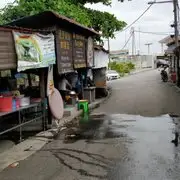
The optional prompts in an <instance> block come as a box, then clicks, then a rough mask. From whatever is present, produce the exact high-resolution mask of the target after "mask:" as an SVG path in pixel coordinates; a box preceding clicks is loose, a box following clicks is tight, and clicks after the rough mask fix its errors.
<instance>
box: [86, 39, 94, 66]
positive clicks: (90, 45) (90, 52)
mask: <svg viewBox="0 0 180 180" xmlns="http://www.w3.org/2000/svg"><path fill="white" fill-rule="evenodd" d="M87 66H88V67H93V66H94V46H93V39H92V38H91V37H89V38H88V43H87Z"/></svg>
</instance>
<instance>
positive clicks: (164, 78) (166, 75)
mask: <svg viewBox="0 0 180 180" xmlns="http://www.w3.org/2000/svg"><path fill="white" fill-rule="evenodd" d="M161 79H162V81H163V82H167V81H168V74H167V72H166V70H165V69H163V70H162V71H161Z"/></svg>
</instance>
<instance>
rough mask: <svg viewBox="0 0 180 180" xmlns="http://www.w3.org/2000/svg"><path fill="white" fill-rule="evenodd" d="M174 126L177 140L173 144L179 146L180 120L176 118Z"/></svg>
mask: <svg viewBox="0 0 180 180" xmlns="http://www.w3.org/2000/svg"><path fill="white" fill-rule="evenodd" d="M174 124H175V138H174V140H172V141H171V142H172V143H174V144H175V146H178V143H179V132H180V118H178V117H177V118H174Z"/></svg>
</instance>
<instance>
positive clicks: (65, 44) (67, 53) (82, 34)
mask: <svg viewBox="0 0 180 180" xmlns="http://www.w3.org/2000/svg"><path fill="white" fill-rule="evenodd" d="M8 25H10V26H16V27H24V28H33V29H41V30H42V29H44V30H49V31H55V36H56V54H57V70H58V74H62V73H66V72H72V71H74V69H80V68H86V67H88V66H89V67H91V66H93V61H94V59H93V58H94V56H93V55H92V54H90V53H88V52H87V50H88V49H90V47H89V48H88V41H89V42H90V43H89V44H90V45H91V46H92V47H91V49H92V50H91V51H92V53H93V44H92V39H93V38H94V36H99V34H98V32H96V31H94V30H92V29H90V28H88V27H85V26H83V25H81V24H79V23H77V22H75V21H74V20H72V19H69V18H67V17H65V16H62V15H60V14H57V13H55V12H52V11H45V12H42V13H40V14H37V15H33V16H28V17H24V18H21V19H19V20H16V21H13V22H11V23H10V24H7V26H8ZM90 45H89V46H90ZM89 52H90V50H89Z"/></svg>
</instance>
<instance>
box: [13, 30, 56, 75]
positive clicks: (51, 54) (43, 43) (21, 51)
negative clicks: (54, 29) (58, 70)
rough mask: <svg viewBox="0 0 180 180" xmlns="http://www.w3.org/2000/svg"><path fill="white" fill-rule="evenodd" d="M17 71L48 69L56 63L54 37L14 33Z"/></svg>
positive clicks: (51, 35)
mask: <svg viewBox="0 0 180 180" xmlns="http://www.w3.org/2000/svg"><path fill="white" fill-rule="evenodd" d="M13 36H14V41H15V49H16V53H17V70H18V72H19V71H24V70H26V69H35V68H43V67H48V66H49V65H51V64H55V63H56V54H55V43H54V35H53V34H48V35H42V34H38V33H36V34H26V33H19V32H13Z"/></svg>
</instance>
